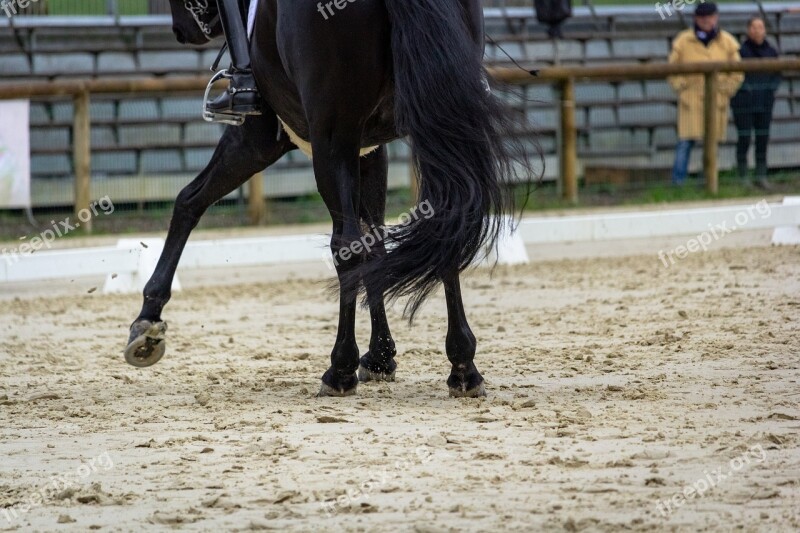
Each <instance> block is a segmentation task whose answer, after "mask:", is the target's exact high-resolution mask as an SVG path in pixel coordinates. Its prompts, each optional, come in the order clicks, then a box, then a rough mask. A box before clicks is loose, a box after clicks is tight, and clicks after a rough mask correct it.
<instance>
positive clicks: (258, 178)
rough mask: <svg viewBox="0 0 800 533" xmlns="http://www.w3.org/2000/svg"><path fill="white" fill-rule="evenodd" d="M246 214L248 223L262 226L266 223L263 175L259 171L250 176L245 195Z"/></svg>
mask: <svg viewBox="0 0 800 533" xmlns="http://www.w3.org/2000/svg"><path fill="white" fill-rule="evenodd" d="M247 214H248V216H249V218H250V224H252V225H253V226H262V225H264V224H266V223H267V203H266V201H265V199H264V175H263V174H262V173H261V172H259V173H258V174H256V175H254V176H253V177H252V178H250V182H249V187H248V197H247Z"/></svg>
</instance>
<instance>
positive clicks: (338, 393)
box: [317, 383, 357, 398]
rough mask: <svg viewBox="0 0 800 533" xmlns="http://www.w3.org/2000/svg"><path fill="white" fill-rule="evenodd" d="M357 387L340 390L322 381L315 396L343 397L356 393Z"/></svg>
mask: <svg viewBox="0 0 800 533" xmlns="http://www.w3.org/2000/svg"><path fill="white" fill-rule="evenodd" d="M356 388H357V387H352V388H350V389H348V390H341V389H334V388H333V387H331V386H330V385H328V384H326V383H322V387H320V389H319V394H317V398H325V397H327V396H332V397H334V398H344V397H345V396H353V395H355V393H356Z"/></svg>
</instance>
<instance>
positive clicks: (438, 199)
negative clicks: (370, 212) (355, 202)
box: [357, 0, 532, 318]
mask: <svg viewBox="0 0 800 533" xmlns="http://www.w3.org/2000/svg"><path fill="white" fill-rule="evenodd" d="M386 6H387V8H388V11H389V20H390V23H391V26H392V39H391V40H392V53H393V57H394V80H395V118H396V121H397V126H398V130H399V131H400V132H401V133H402V134H404V135H408V136H409V137H410V139H411V144H412V149H413V164H414V165H415V166H416V167H417V172H418V175H419V178H420V184H419V194H420V197H419V201H420V203H421V204H423V205H425V209H424V210H423V212H424V213H425V215H426V216H424V217H423V216H418V217H410V218H411V219H412V222H411V223H410V224H407V225H402V226H395V227H393V228H391V229H390V230H389V242H390V245H389V253H388V254H386V255H385V256H383V257H380V258H376V259H374V260H372V261H369V262H366V263H364V264H363V265H362V267H361V268H360V269H358V271H357V274H358V275H359V277H361V279H362V280H363V282H364V283H365V285H368V286H369V288H370V289H374V290H375V291H376V293H377V294H380V293H383V294H385V295H386V297H387V298H389V299H390V300H391V299H394V298H397V297H401V296H410V300H409V303H408V306H407V307H406V312H407V314H408V315H409V317H412V318H413V316H414V314H415V313H416V311H417V310H418V308H419V306H420V305H421V304H422V302H423V301H424V300H425V298H427V297H428V296H429V295H430V293H431V292H432V291H433V290H434V289H435V288H436V286H437V283H438V282H440V281H442V279H443V278H444V277H445V276H447V275H452V274H454V273H455V272H460V271H462V270H464V269H466V268H467V267H468V266H469V265H470V264H471V263H472V262H473V260H474V259H475V258H476V256H477V255H478V254H479V253H480V252H481V250H482V249H483V248H484V247H485V246H487V245H489V246H491V245H493V244H494V243H495V241H496V239H497V236H498V233H499V232H500V230H501V229H502V225H503V223H504V222H503V221H504V220H506V216H505V215H507V214H510V213H513V211H514V201H513V191H512V190H511V189H510V188H509V187H508V185H510V184H511V183H513V182H519V181H520V176H519V175H518V174H525V175H526V176H523V180H522V181H526V180H527V178H529V177H531V176H532V172H531V171H530V166H529V165H528V164H527V160H526V159H525V158H524V156H522V157H521V158H520V155H521V154H523V153H524V150H523V149H521V148H519V149H515V148H514V142H513V140H512V138H511V133H512V131H511V130H513V129H514V123H513V121H512V120H511V119H510V118H509V117H510V115H509V114H508V113H507V111H506V109H505V108H504V106H503V104H502V103H501V102H500V101H499V100H498V99H497V98H495V97H494V96H492V95H491V94H490V92H489V91H488V84H487V82H486V79H487V78H486V72H485V70H484V69H483V66H482V64H481V54H480V47H479V46H478V45H477V44H476V41H475V38H474V36H473V35H472V34H471V32H470V29H469V28H468V26H467V24H466V14H465V11H464V8H463V0H386ZM517 146H518V143H517ZM431 213H432V215H431ZM429 215H430V216H429ZM378 291H379V292H378Z"/></svg>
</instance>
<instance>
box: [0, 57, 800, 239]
mask: <svg viewBox="0 0 800 533" xmlns="http://www.w3.org/2000/svg"><path fill="white" fill-rule="evenodd" d="M787 71H800V58H787V59H763V60H744V61H741V62H730V63H717V62H707V63H688V64H680V65H671V64H667V63H646V64H630V65H604V66H591V67H584V66H561V67H548V68H544V69H542V70H540V71H539V72H538V74H537V75H536V76H532V75H531V74H530V73H528V72H526V71H524V70H522V69H516V68H490V69H489V73H490V74H491V75H492V76H493V77H494V78H495V79H497V80H498V81H501V82H504V83H509V84H516V85H527V84H535V83H549V84H555V85H557V86H558V87H559V89H560V94H561V102H560V106H559V110H560V114H561V119H560V126H561V127H560V129H561V135H560V137H561V141H560V174H561V175H560V183H559V185H560V189H561V191H562V195H563V196H564V198H565V199H567V200H569V201H571V202H577V200H578V176H577V172H578V170H577V169H578V153H577V144H578V143H577V127H576V121H575V84H576V83H577V82H582V81H620V80H648V79H666V78H667V77H669V76H673V75H680V74H684V75H686V74H699V75H703V76H704V78H705V87H706V101H707V102H708V101H710V100H711V98H712V95H713V94H714V93H715V92H716V77H717V74H719V73H724V72H787ZM206 83H208V78H207V77H206V76H186V77H176V78H134V79H124V80H120V79H113V78H95V79H88V80H58V81H52V82H33V83H3V84H0V100H3V99H13V98H35V97H59V96H61V97H67V96H70V97H72V98H73V99H74V102H75V117H74V122H73V134H74V137H73V138H74V143H73V157H74V167H75V174H76V175H75V213H76V215H77V214H78V213H79V212H80V211H81V210H82V209H84V208H86V207H88V206H89V202H90V201H91V199H90V198H89V184H90V179H91V161H90V158H91V147H90V144H89V136H90V128H89V124H90V121H91V117H90V116H89V99H90V97H91V95H92V94H119V95H124V94H142V93H170V92H187V91H201V90H203V89H205V86H206ZM704 113H705V117H704V124H705V125H706V127H705V137H704V147H703V166H704V175H705V176H706V187H707V189H708V191H709V192H710V193H712V194H716V193H717V190H718V172H717V139H716V128H713V127H709V125H713V124H715V123H716V117H715V113H716V106H713V105H704ZM253 192H258V187H257V186H256V187H254V188H253ZM250 196H251V199H250V200H251V202H256V203H255V204H251V206H250V212H251V213H253V217H254V218H258V219H263V217H264V208H263V198H252V197H254V196H256V195H255V194H251V195H250ZM259 196H263V195H261V194H259ZM259 203H261V204H259ZM89 229H90V228H87V230H89Z"/></svg>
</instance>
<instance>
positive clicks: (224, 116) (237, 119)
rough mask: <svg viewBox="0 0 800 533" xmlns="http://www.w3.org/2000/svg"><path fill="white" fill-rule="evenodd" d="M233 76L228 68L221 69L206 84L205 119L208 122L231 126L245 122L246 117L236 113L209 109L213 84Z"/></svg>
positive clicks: (204, 98) (204, 97) (204, 99)
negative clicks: (217, 111) (216, 111)
mask: <svg viewBox="0 0 800 533" xmlns="http://www.w3.org/2000/svg"><path fill="white" fill-rule="evenodd" d="M231 77H232V76H231V75H230V74H229V73H228V71H227V70H224V69H223V70H220V71H219V72H217V73H216V74H214V75H213V76H212V77H211V80H210V81H209V82H208V85H207V86H206V94H205V96H203V120H205V121H206V122H217V123H222V124H230V125H231V126H241V125H242V124H244V119H245V117H244V116H243V115H237V114H234V113H215V112H212V111H209V110H208V102H209V101H210V100H209V98H210V97H211V88H212V86H213V85H214V84H215V83H216V82H218V81H219V80H221V79H222V78H228V79H230V78H231Z"/></svg>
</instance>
